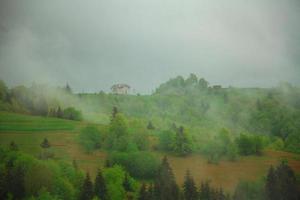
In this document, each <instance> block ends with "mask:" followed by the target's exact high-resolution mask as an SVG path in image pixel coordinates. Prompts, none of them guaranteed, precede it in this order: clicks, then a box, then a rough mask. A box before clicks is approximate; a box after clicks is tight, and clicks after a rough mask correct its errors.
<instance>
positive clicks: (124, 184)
mask: <svg viewBox="0 0 300 200" xmlns="http://www.w3.org/2000/svg"><path fill="white" fill-rule="evenodd" d="M123 187H124V189H125V191H127V192H131V191H132V190H131V186H130V182H129V179H128V174H127V173H125V177H124V181H123Z"/></svg>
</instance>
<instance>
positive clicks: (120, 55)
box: [0, 0, 300, 94]
mask: <svg viewBox="0 0 300 200" xmlns="http://www.w3.org/2000/svg"><path fill="white" fill-rule="evenodd" d="M299 19H300V1H299V0H286V1H277V0H275V1H274V0H253V1H246V0H221V1H217V0H188V1H180V0H128V1H125V0H107V1H104V0H89V1H79V0H51V1H41V0H26V1H24V0H0V79H2V80H4V81H5V82H6V83H7V84H8V85H9V86H15V85H18V84H25V85H26V84H27V85H30V84H31V83H32V82H34V81H35V82H42V83H48V84H50V85H64V84H66V83H67V82H68V83H69V84H70V85H71V87H72V89H73V90H74V91H76V92H83V91H84V92H98V91H100V90H104V91H109V89H110V86H111V85H113V84H115V83H127V84H129V85H130V86H131V87H132V88H133V89H134V90H135V91H136V92H140V93H143V94H145V93H150V92H151V91H152V90H154V89H155V88H156V87H157V86H158V85H159V84H160V83H162V82H164V81H166V80H168V79H169V78H171V77H174V76H177V75H183V76H187V75H188V74H189V73H195V74H196V75H198V76H199V77H204V78H205V79H207V80H208V81H209V82H210V83H211V84H222V85H224V86H229V85H231V86H237V87H257V86H259V87H272V86H275V85H277V84H278V82H280V81H289V82H291V83H292V84H296V85H299V84H300V78H299V77H300V23H299Z"/></svg>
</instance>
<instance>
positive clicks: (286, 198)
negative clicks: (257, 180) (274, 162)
mask: <svg viewBox="0 0 300 200" xmlns="http://www.w3.org/2000/svg"><path fill="white" fill-rule="evenodd" d="M265 190H266V198H267V199H268V200H271V199H272V200H297V199H298V195H299V193H298V191H297V181H296V176H295V174H294V172H293V170H292V169H291V168H290V167H289V166H288V165H287V163H285V162H282V163H281V164H280V165H279V166H278V167H277V168H276V169H274V168H273V167H272V166H271V167H270V169H269V172H268V175H267V180H266V185H265Z"/></svg>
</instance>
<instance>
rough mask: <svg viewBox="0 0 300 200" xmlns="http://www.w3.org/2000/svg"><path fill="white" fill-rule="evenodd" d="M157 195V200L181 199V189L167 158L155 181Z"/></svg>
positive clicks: (163, 161)
mask: <svg viewBox="0 0 300 200" xmlns="http://www.w3.org/2000/svg"><path fill="white" fill-rule="evenodd" d="M155 195H156V199H157V200H177V199H179V188H178V186H177V184H176V182H175V178H174V174H173V172H172V169H171V167H170V165H169V162H168V159H167V157H166V156H165V157H164V158H163V160H162V164H161V165H160V167H159V169H158V174H157V178H156V181H155Z"/></svg>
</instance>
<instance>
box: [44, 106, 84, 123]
mask: <svg viewBox="0 0 300 200" xmlns="http://www.w3.org/2000/svg"><path fill="white" fill-rule="evenodd" d="M48 116H49V117H57V118H62V119H69V120H76V121H81V120H82V113H81V111H79V110H76V109H75V108H74V107H67V108H65V109H61V107H60V106H58V107H57V108H50V109H49V111H48Z"/></svg>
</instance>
